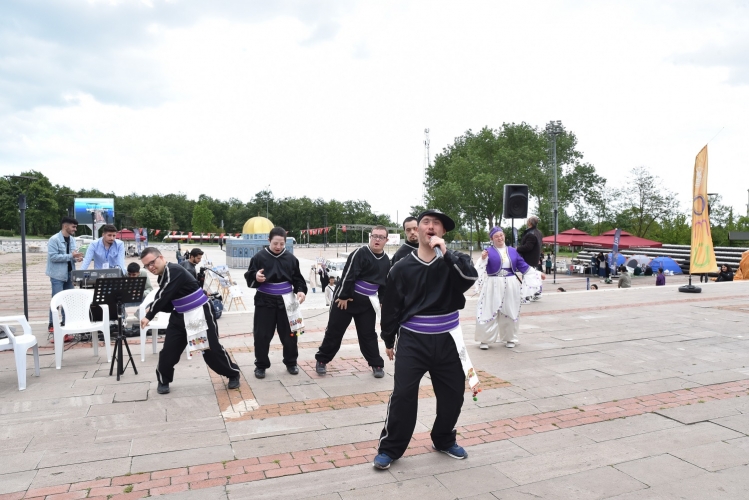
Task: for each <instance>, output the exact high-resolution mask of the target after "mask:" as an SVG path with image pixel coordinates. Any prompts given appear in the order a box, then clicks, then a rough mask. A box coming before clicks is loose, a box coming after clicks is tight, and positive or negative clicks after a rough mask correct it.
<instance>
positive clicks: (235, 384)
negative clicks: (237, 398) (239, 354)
mask: <svg viewBox="0 0 749 500" xmlns="http://www.w3.org/2000/svg"><path fill="white" fill-rule="evenodd" d="M263 371H265V370H263ZM255 374H257V372H256V373H255ZM263 376H265V373H263ZM228 387H229V389H239V375H237V376H236V377H229V385H228Z"/></svg>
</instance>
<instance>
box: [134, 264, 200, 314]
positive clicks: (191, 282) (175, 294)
mask: <svg viewBox="0 0 749 500" xmlns="http://www.w3.org/2000/svg"><path fill="white" fill-rule="evenodd" d="M158 282H159V290H158V291H157V292H156V296H155V297H154V299H153V303H151V310H150V311H148V312H147V313H146V318H148V320H149V321H150V320H152V319H153V318H154V316H156V315H157V314H158V313H160V312H165V313H172V312H174V306H173V305H172V301H173V300H175V299H181V298H182V297H187V296H188V295H190V294H191V293H194V292H195V290H199V289H200V285H199V284H198V280H196V279H195V277H194V276H193V275H192V273H191V272H190V271H188V270H187V269H185V268H184V267H182V266H180V265H179V264H173V263H168V264H167V265H166V266H165V267H164V272H163V273H161V276H159V278H158ZM174 316H177V315H175V314H172V317H174ZM179 316H180V317H181V316H182V315H181V314H179Z"/></svg>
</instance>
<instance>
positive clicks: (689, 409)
mask: <svg viewBox="0 0 749 500" xmlns="http://www.w3.org/2000/svg"><path fill="white" fill-rule="evenodd" d="M743 399H744V398H731V399H723V400H720V401H707V402H705V403H696V404H691V405H689V406H679V407H677V408H667V409H665V410H656V411H655V413H657V414H658V415H663V416H664V417H668V418H670V419H672V420H676V421H677V422H681V423H682V424H695V423H697V422H706V421H708V420H713V419H716V418H721V417H728V416H731V415H738V414H739V413H740V412H741V409H749V401H744V400H743Z"/></svg>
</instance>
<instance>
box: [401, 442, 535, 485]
mask: <svg viewBox="0 0 749 500" xmlns="http://www.w3.org/2000/svg"><path fill="white" fill-rule="evenodd" d="M529 456H530V453H528V452H527V451H525V450H524V449H522V448H520V447H519V446H517V445H516V444H514V443H511V442H510V441H495V442H493V443H485V444H479V445H476V446H471V447H470V448H469V449H468V459H466V460H454V459H452V458H450V457H448V456H446V455H444V454H442V453H426V454H424V455H416V456H412V457H405V458H401V459H400V460H398V461H397V462H395V463H394V464H393V465H392V466H391V467H390V469H388V472H390V474H392V476H393V477H394V478H396V480H398V481H407V480H409V479H414V478H417V477H424V476H431V475H436V474H443V473H448V472H453V471H456V470H465V469H470V468H473V467H481V466H484V465H491V464H497V463H502V462H505V461H512V460H518V459H522V458H523V457H529Z"/></svg>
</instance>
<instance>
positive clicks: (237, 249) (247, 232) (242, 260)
mask: <svg viewBox="0 0 749 500" xmlns="http://www.w3.org/2000/svg"><path fill="white" fill-rule="evenodd" d="M273 227H274V226H273V223H272V222H271V221H270V220H268V219H266V218H265V217H260V216H258V217H253V218H251V219H249V220H248V221H247V222H245V223H244V227H243V228H242V237H241V238H227V239H226V265H227V266H228V267H230V268H233V269H247V268H248V267H249V265H250V259H251V258H252V257H253V256H254V255H255V254H256V253H257V252H259V251H260V250H262V249H263V248H264V247H267V246H268V235H269V234H270V230H271V229H273ZM286 251H287V252H290V253H292V254H293V253H294V238H286Z"/></svg>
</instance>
